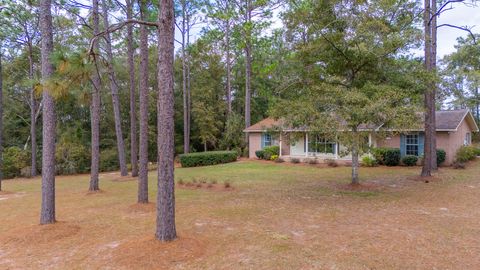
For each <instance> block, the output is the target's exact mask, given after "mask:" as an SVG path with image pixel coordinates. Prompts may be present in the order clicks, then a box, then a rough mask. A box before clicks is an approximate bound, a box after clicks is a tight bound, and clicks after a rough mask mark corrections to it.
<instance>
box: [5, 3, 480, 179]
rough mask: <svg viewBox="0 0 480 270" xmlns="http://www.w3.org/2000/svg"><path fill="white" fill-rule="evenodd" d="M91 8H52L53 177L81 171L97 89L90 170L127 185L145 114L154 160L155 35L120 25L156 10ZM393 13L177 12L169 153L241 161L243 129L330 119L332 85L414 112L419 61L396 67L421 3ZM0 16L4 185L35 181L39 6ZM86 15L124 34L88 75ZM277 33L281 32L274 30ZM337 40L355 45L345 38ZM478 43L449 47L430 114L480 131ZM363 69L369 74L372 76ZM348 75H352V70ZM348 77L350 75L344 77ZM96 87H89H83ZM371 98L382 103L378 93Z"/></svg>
mask: <svg viewBox="0 0 480 270" xmlns="http://www.w3.org/2000/svg"><path fill="white" fill-rule="evenodd" d="M94 2H95V1H92V3H90V2H86V3H84V2H76V1H73V0H68V1H62V2H61V3H54V8H55V12H54V13H53V26H54V29H55V35H54V54H53V55H52V57H51V59H52V61H53V64H54V66H55V75H54V78H55V80H54V81H53V82H52V84H53V85H51V86H53V87H52V89H53V90H52V94H53V95H54V97H55V101H56V109H57V115H58V118H57V122H58V124H57V138H56V141H57V148H56V160H57V165H56V171H57V173H59V174H65V173H82V172H88V171H89V170H90V157H91V142H92V135H91V134H92V133H91V126H92V125H91V121H90V119H91V112H92V110H91V108H90V106H91V104H92V99H93V97H94V95H92V93H94V92H95V88H99V92H98V94H99V98H100V106H99V112H100V113H99V134H100V136H99V149H100V156H99V160H100V163H99V164H100V165H99V170H100V171H109V170H116V169H119V168H120V169H122V173H124V172H125V170H126V167H127V163H128V164H130V165H129V166H130V167H129V168H132V167H133V168H132V169H133V170H134V171H137V170H138V169H136V166H135V165H136V162H134V161H135V160H137V159H138V149H139V126H140V122H141V121H142V120H141V119H140V109H141V108H143V107H144V108H146V110H147V121H146V125H147V126H148V130H149V132H148V137H147V144H148V147H147V149H148V160H149V161H151V162H156V159H157V143H156V136H155V132H153V131H155V130H156V126H157V119H156V113H155V111H156V109H157V105H156V92H157V90H158V89H157V88H158V87H157V75H156V73H157V67H156V66H157V62H158V50H157V42H156V35H157V31H156V28H155V27H152V26H151V25H143V26H142V24H139V23H131V24H125V25H119V24H121V23H123V22H125V20H132V19H134V20H138V21H145V22H154V21H155V18H156V16H157V13H158V7H157V4H156V3H154V1H126V2H124V3H120V2H118V1H109V0H104V1H100V2H98V1H97V2H98V3H97V11H96V12H94V5H93V3H94ZM394 2H395V3H396V4H397V5H394V4H392V5H388V6H382V5H380V4H378V3H374V4H372V5H371V7H370V9H363V8H364V7H363V6H362V5H361V4H358V5H357V7H358V11H355V7H354V6H352V7H349V6H348V5H343V6H342V5H340V4H338V3H337V4H335V5H333V6H334V8H333V10H336V11H335V12H338V13H335V12H333V13H332V9H328V8H326V5H327V4H326V3H323V2H322V3H320V2H318V3H316V2H315V1H300V2H298V1H274V0H269V1H264V0H250V1H241V0H205V1H201V0H177V1H176V2H175V17H176V23H175V31H176V38H175V48H176V51H175V62H174V78H175V83H174V91H175V92H174V93H175V104H174V108H175V115H174V116H175V153H176V154H180V153H184V152H199V151H206V150H236V151H237V152H238V153H239V155H245V154H246V146H247V144H246V141H245V137H244V134H243V132H242V130H243V129H244V128H245V127H246V126H249V125H250V124H253V123H255V122H257V121H259V120H261V119H263V118H264V117H266V116H268V115H271V114H274V115H276V116H283V115H287V116H288V112H287V111H288V110H289V111H290V112H291V111H296V112H297V113H295V115H293V116H292V118H293V119H292V120H294V121H296V122H298V123H299V122H301V120H304V119H306V116H305V115H300V114H301V113H305V114H306V113H307V112H306V111H305V110H306V109H307V108H310V109H313V108H317V109H318V111H322V110H323V111H328V110H329V109H331V106H330V108H327V107H325V106H324V107H321V106H317V105H318V103H319V102H322V103H331V104H338V102H339V100H335V99H331V98H329V97H331V96H332V95H330V94H331V93H332V92H334V91H340V90H339V88H338V87H339V86H342V84H344V85H346V86H348V87H347V88H349V87H350V86H354V87H363V86H364V85H368V84H377V86H378V85H383V89H387V88H388V87H387V86H389V87H390V86H392V85H394V86H395V87H399V89H408V92H405V93H406V95H407V96H408V98H409V101H411V102H409V105H415V106H417V107H418V108H421V107H422V100H423V97H422V95H423V92H422V91H424V89H425V88H426V87H425V86H423V85H421V83H418V82H419V81H418V80H417V79H418V78H419V77H418V76H423V77H426V76H425V74H422V71H421V69H422V65H423V64H422V61H421V59H418V58H414V57H410V56H407V55H408V51H409V50H411V49H412V48H415V47H417V48H419V42H421V39H422V35H421V30H420V29H418V23H419V19H420V17H414V16H412V14H414V13H415V12H417V13H418V12H419V10H420V9H421V7H420V3H418V2H416V1H394ZM1 3H2V4H1V5H0V6H2V7H4V8H2V11H1V12H2V18H1V19H0V20H1V23H2V28H1V30H0V49H1V52H2V54H1V57H2V68H3V76H2V78H3V101H4V102H3V111H4V118H3V119H4V124H3V135H4V136H3V138H4V141H3V143H2V144H3V146H4V148H5V151H4V153H3V156H4V160H5V168H4V174H5V176H6V177H14V176H18V175H24V176H34V175H36V174H38V173H40V168H41V162H40V159H41V149H42V131H41V126H42V113H41V109H42V106H43V105H42V99H41V92H42V84H41V80H40V42H41V39H40V31H39V17H38V14H39V2H38V1H27V0H17V1H10V0H2V1H1ZM55 5H56V6H55ZM396 6H400V8H396V9H397V11H398V12H397V11H395V10H394V9H395V7H396ZM7 7H8V8H7ZM380 11H381V12H383V13H380ZM355 12H356V13H355ZM368 12H370V14H367V13H368ZM350 13H352V14H351V16H358V17H355V19H352V20H349V19H348V18H346V17H344V16H342V14H343V15H345V14H350ZM94 14H97V19H96V20H97V22H96V27H97V32H96V34H98V33H99V32H102V31H105V30H106V29H108V28H109V26H110V27H115V26H123V27H119V29H117V31H112V32H111V33H110V35H109V37H108V38H107V36H105V37H102V38H98V54H97V58H96V59H95V60H96V61H95V62H92V59H91V55H90V54H89V53H90V52H89V50H90V49H92V48H90V47H91V45H92V43H91V40H92V37H93V36H95V18H94V17H95V16H94ZM318 14H322V16H323V17H320V16H319V15H318ZM387 14H389V15H388V16H390V19H389V18H387ZM398 14H401V15H398ZM415 14H416V13H415ZM367 15H368V16H367ZM351 18H354V17H351ZM387 19H389V20H390V21H388V20H387ZM332 21H337V22H338V23H337V24H332V23H330V22H332ZM279 22H282V26H281V27H274V25H279ZM142 27H143V28H144V29H145V32H146V35H147V45H148V46H147V47H146V50H147V55H145V56H144V58H145V59H146V61H147V64H148V66H147V68H146V70H147V72H148V74H147V76H146V78H147V80H146V82H145V80H144V79H143V78H141V77H140V73H141V72H140V69H141V63H140V62H141V59H142V55H141V42H140V40H141V32H142V30H141V29H142ZM382 27H383V28H382ZM395 27H402V29H396V28H395ZM372 29H377V30H378V31H379V32H378V31H377V32H375V34H378V35H377V36H372V35H370V34H371V32H370V31H371V30H372ZM379 29H381V30H382V31H384V32H382V31H380V30H379ZM324 31H327V32H324ZM348 31H352V33H355V35H350V36H346V35H344V34H342V33H344V32H348ZM397 34H398V35H401V36H395V35H397ZM369 35H370V36H369ZM475 37H476V38H475ZM378 38H379V39H380V40H383V41H385V42H383V43H381V44H380V43H379V44H377V45H378V46H377V45H376V44H375V43H372V44H370V45H372V47H371V48H370V49H371V50H367V49H368V48H365V49H364V50H363V49H358V50H355V49H353V46H358V44H361V43H362V42H363V43H365V42H366V40H371V41H372V42H376V41H377V40H378ZM478 38H479V37H478V35H474V36H471V37H468V38H463V39H460V40H459V44H458V46H457V49H458V51H457V52H456V53H454V54H452V55H449V56H447V57H445V59H444V60H443V61H442V65H441V73H440V74H441V75H442V76H441V77H438V78H437V79H438V81H437V83H438V85H440V86H442V87H440V89H439V92H438V94H439V95H438V98H437V107H440V106H442V105H443V106H447V107H468V108H471V109H472V111H473V112H474V114H475V115H476V117H477V119H478V118H479V110H480V109H479V107H480V105H479V104H480V96H479V81H480V79H479V76H478V70H479V63H478V61H476V60H475V59H479V57H470V56H471V55H472V54H475V55H478V51H479V49H478V43H477V40H478ZM387 41H389V42H390V43H387ZM355 44H357V45H355ZM375 46H376V47H375ZM357 48H361V47H357ZM374 50H375V51H376V53H377V56H379V55H381V56H382V58H381V59H380V58H379V59H380V60H378V59H377V60H375V56H374V55H375V51H374ZM342 54H345V55H342ZM370 61H376V62H375V63H378V65H376V66H374V65H370V64H369V63H370ZM322 65H324V66H322ZM348 65H357V66H358V67H359V68H358V70H355V69H354V70H353V71H352V70H349V68H350V67H348ZM385 67H388V68H385ZM407 71H409V72H407ZM352 72H356V73H357V74H360V75H361V76H356V77H354V78H350V76H351V75H352ZM414 72H416V73H414ZM395 74H399V75H398V76H394V75H395ZM95 75H98V82H97V84H98V86H95V83H93V81H95ZM415 76H417V77H415ZM330 79H332V80H330ZM385 80H388V83H386V84H385ZM416 80H417V81H416ZM142 82H145V83H146V84H145V87H147V88H148V98H147V100H148V101H147V102H146V103H145V104H143V103H140V93H139V92H140V90H139V88H140V85H141V83H142ZM326 83H327V84H326ZM326 85H329V87H330V89H329V90H328V91H323V90H322V91H319V92H318V93H321V94H322V95H321V98H322V99H318V97H319V95H318V93H312V92H311V91H308V89H309V88H312V87H318V86H321V87H326ZM350 88H351V87H350ZM352 89H353V88H352ZM372 89H373V88H372ZM392 89H393V88H392ZM377 90H378V89H377ZM382 91H385V90H381V89H380V90H378V91H377V92H378V93H382ZM392 91H393V92H395V90H392ZM338 93H340V94H341V93H347V92H342V91H340V92H338ZM340 94H339V95H337V93H336V94H334V96H338V97H339V96H340ZM383 94H385V95H386V94H387V93H386V92H385V93H383ZM350 96H351V95H350ZM368 98H373V96H370V97H368ZM398 98H399V97H398ZM402 98H403V97H402ZM342 99H343V98H342ZM286 101H289V102H286ZM309 101H315V102H316V104H317V105H315V104H310V103H309ZM443 101H445V102H444V104H442V102H443ZM279 104H281V105H279ZM310 105H312V107H309V106H310ZM358 105H359V106H365V104H358ZM348 106H349V107H343V108H342V109H344V110H345V111H347V110H348V108H350V110H351V111H353V108H355V106H357V105H356V104H353V103H351V104H349V105H348ZM325 109H327V110H325ZM337 109H338V108H337ZM337 109H336V110H337ZM347 117H348V115H347ZM119 155H120V156H119ZM27 157H28V158H27ZM132 162H133V163H132ZM9 164H12V165H9ZM132 164H133V165H134V166H132ZM134 174H136V173H134Z"/></svg>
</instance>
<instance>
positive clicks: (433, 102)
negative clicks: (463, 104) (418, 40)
mask: <svg viewBox="0 0 480 270" xmlns="http://www.w3.org/2000/svg"><path fill="white" fill-rule="evenodd" d="M430 8H431V9H432V11H431V14H435V13H437V0H431V4H430ZM430 28H431V29H432V30H431V31H432V42H431V46H432V48H431V52H432V54H431V55H432V59H431V60H430V64H431V71H432V72H435V74H436V72H437V16H433V17H432V22H431V26H430ZM431 91H432V97H431V99H432V100H431V107H430V114H431V123H430V129H431V131H430V133H431V136H432V140H431V141H432V147H431V148H430V151H431V154H430V155H431V156H432V157H431V159H430V162H431V163H432V165H431V167H432V170H434V171H435V170H437V169H438V166H437V127H436V125H437V124H436V100H437V83H436V82H433V83H432V89H431Z"/></svg>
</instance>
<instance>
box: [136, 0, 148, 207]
mask: <svg viewBox="0 0 480 270" xmlns="http://www.w3.org/2000/svg"><path fill="white" fill-rule="evenodd" d="M139 2H140V16H141V20H142V21H143V20H145V18H146V12H147V0H140V1H139ZM139 73H140V74H139V75H140V78H139V84H140V85H139V91H140V157H139V163H140V164H139V165H140V170H139V177H138V202H139V203H148V29H147V27H146V26H145V25H140V70H139Z"/></svg>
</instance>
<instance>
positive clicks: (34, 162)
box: [27, 38, 37, 177]
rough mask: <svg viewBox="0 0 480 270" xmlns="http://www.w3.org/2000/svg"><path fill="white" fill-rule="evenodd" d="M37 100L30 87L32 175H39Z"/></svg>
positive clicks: (30, 56)
mask: <svg viewBox="0 0 480 270" xmlns="http://www.w3.org/2000/svg"><path fill="white" fill-rule="evenodd" d="M27 43H28V77H29V79H30V81H33V78H34V74H33V72H34V71H33V46H32V42H31V40H30V38H28V39H27ZM36 114H37V100H36V99H35V87H34V86H32V88H31V89H30V145H31V151H32V153H31V156H30V157H31V159H30V175H31V176H32V177H35V176H37V131H36V127H37V117H36Z"/></svg>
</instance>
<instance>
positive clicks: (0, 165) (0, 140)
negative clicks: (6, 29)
mask: <svg viewBox="0 0 480 270" xmlns="http://www.w3.org/2000/svg"><path fill="white" fill-rule="evenodd" d="M0 42H1V41H0ZM1 45H2V44H1V43H0V191H2V179H3V69H2V57H3V55H2V46H1Z"/></svg>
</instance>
